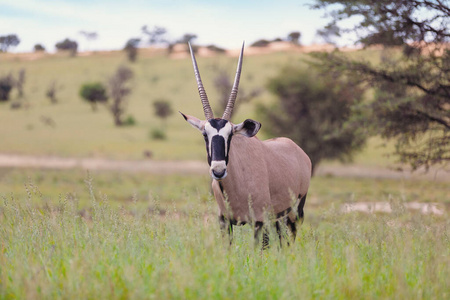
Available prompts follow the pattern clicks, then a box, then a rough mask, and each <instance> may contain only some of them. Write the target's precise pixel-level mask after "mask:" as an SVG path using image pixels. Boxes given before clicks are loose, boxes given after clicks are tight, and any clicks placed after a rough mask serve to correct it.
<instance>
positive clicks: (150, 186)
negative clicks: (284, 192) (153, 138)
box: [0, 170, 450, 299]
mask: <svg viewBox="0 0 450 300" xmlns="http://www.w3.org/2000/svg"><path fill="white" fill-rule="evenodd" d="M2 172H3V173H2V177H1V180H0V182H1V185H0V196H1V197H2V198H3V200H2V203H1V204H0V228H1V230H0V298H2V299H24V298H28V299H30V298H31V299H48V298H53V299H67V298H84V299H86V298H88V299H94V298H103V299H105V298H106V299H128V298H133V299H136V298H137V299H155V298H156V299H162V298H164V299H165V298H169V299H170V298H175V299H233V298H252V299H288V298H289V299H292V298H297V299H298V298H301V299H313V298H314V299H316V298H333V299H349V298H359V299H361V298H364V299H374V298H377V299H378V298H390V299H392V298H395V299H423V298H428V299H446V298H448V297H449V290H448V278H449V276H450V241H449V229H450V227H449V225H450V223H449V221H448V218H447V215H443V216H433V215H421V214H418V213H415V212H409V211H405V210H401V209H399V210H395V211H394V213H393V214H361V213H349V214H344V213H342V212H341V210H340V206H339V203H341V202H346V201H349V200H351V199H354V197H357V198H359V197H367V198H368V199H373V201H378V200H379V199H377V198H378V197H377V196H378V195H383V193H386V195H387V194H390V193H391V192H392V191H399V190H402V187H404V188H405V189H406V190H408V192H407V193H404V194H395V193H394V194H392V195H391V198H392V199H394V200H393V201H396V202H398V203H401V202H403V201H415V198H414V197H415V196H414V194H417V195H419V196H420V197H422V196H424V195H426V194H427V191H431V190H434V191H435V194H431V195H428V197H429V198H428V200H429V201H440V200H442V199H441V196H442V195H445V193H446V192H448V187H447V186H445V185H443V184H442V185H441V184H439V183H435V182H428V183H427V184H425V183H424V184H423V185H418V184H414V182H412V183H410V182H406V183H405V182H402V181H396V180H385V181H373V180H370V179H360V180H354V179H342V178H331V177H315V178H314V179H313V182H312V186H311V191H310V194H311V197H310V198H309V199H308V201H307V204H306V209H305V214H306V221H305V223H304V224H303V226H302V227H301V230H299V234H298V238H297V240H296V242H295V243H294V244H293V245H291V246H290V247H283V248H281V249H280V248H279V247H278V246H277V243H273V244H272V247H271V248H270V249H269V250H266V251H263V252H261V251H260V249H259V247H255V246H254V244H253V239H252V230H251V226H242V227H239V228H236V230H235V235H234V237H235V238H234V242H233V244H232V245H231V246H228V244H227V242H226V240H225V239H222V237H221V235H220V233H219V228H218V224H217V219H216V204H215V203H214V200H213V198H212V197H211V195H210V194H209V189H208V181H209V179H208V178H207V177H205V176H189V177H185V178H182V177H181V176H176V175H170V176H169V175H168V176H152V175H145V174H126V175H121V174H119V173H102V172H99V173H93V174H90V175H87V174H85V173H83V172H70V171H30V170H24V171H20V170H2ZM19 183H21V184H19ZM348 190H352V191H354V193H355V195H356V196H352V195H350V194H348V192H346V191H348ZM6 191H8V192H6ZM58 193H61V194H60V195H59V194H58ZM372 193H373V194H372ZM447 195H448V193H447ZM352 197H353V198H352ZM330 202H332V203H334V205H330ZM271 237H272V238H274V233H273V232H272V233H271Z"/></svg>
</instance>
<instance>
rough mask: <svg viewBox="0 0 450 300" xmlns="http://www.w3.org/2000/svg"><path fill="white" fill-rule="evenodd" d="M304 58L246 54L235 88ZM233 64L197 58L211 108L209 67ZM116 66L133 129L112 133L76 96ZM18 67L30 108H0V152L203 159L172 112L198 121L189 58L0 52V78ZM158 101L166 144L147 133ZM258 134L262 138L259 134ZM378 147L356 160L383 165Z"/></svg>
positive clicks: (106, 120)
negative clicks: (124, 78)
mask: <svg viewBox="0 0 450 300" xmlns="http://www.w3.org/2000/svg"><path fill="white" fill-rule="evenodd" d="M306 58H307V56H306V55H305V54H299V53H289V52H286V53H272V54H266V55H255V56H246V57H245V59H244V66H243V74H242V77H241V84H240V88H241V89H242V90H247V91H249V90H251V89H252V88H255V87H260V88H263V87H264V86H265V84H266V82H267V80H268V79H269V78H271V77H273V76H275V75H276V74H278V72H279V69H280V68H281V67H282V66H284V65H286V64H290V65H292V64H298V65H302V64H304V62H303V60H304V59H306ZM236 63H237V58H236V57H227V56H223V55H218V56H215V57H198V64H199V67H200V70H201V74H202V79H203V82H204V85H205V88H206V90H207V92H208V96H209V99H210V101H211V105H212V106H213V107H217V105H216V104H217V102H216V99H217V93H216V91H215V89H214V87H213V86H214V85H213V80H214V76H215V74H216V71H215V70H216V69H217V68H224V69H226V70H227V71H228V72H229V74H230V78H231V79H232V78H233V76H234V72H235V68H236ZM120 65H126V66H128V67H130V68H131V69H132V70H133V72H134V74H135V76H134V79H133V80H132V83H131V87H132V89H133V92H132V93H131V95H130V97H129V98H128V106H127V115H131V116H132V117H133V118H134V120H135V121H136V124H135V125H134V126H124V127H123V128H116V127H114V125H113V120H112V117H111V116H110V115H109V113H108V111H107V110H106V108H104V107H99V110H98V112H93V111H92V109H91V107H90V105H88V104H87V103H86V102H85V101H83V100H82V99H81V98H80V97H79V94H78V92H79V89H80V87H81V85H82V84H83V83H86V82H92V81H96V82H97V81H100V82H107V80H108V77H110V76H111V75H112V74H113V72H114V71H115V69H116V68H117V67H118V66H120ZM22 68H24V69H25V70H26V82H25V86H24V88H25V91H24V94H25V101H26V102H27V103H28V104H29V106H28V108H25V109H17V110H12V109H11V108H10V104H9V103H0V119H1V120H2V126H0V136H1V137H2V143H0V152H2V153H19V154H29V155H58V156H65V157H86V156H97V157H107V158H116V159H142V158H143V155H144V152H145V151H151V152H152V154H153V156H152V157H153V159H156V160H174V159H176V160H184V159H195V160H204V159H205V157H204V156H205V155H204V145H203V139H202V138H201V136H200V135H199V133H198V132H197V131H196V130H194V129H192V128H191V126H189V125H188V124H186V122H185V121H184V119H183V118H182V117H181V116H180V115H179V114H178V113H177V111H182V112H183V113H186V114H190V115H194V116H197V117H200V118H201V117H203V112H202V106H201V103H200V101H199V97H198V93H197V87H196V83H195V78H194V74H193V70H192V63H191V61H190V58H188V57H186V58H184V59H169V58H168V57H167V56H165V55H162V54H161V55H147V54H146V53H145V52H144V53H142V55H141V56H140V57H139V59H138V61H137V62H136V63H129V62H127V60H126V57H125V54H124V53H123V52H120V51H119V52H111V53H106V54H105V53H96V54H94V55H92V56H83V57H73V58H70V57H64V56H61V55H53V56H44V57H42V58H40V59H36V60H30V59H29V57H28V56H21V55H9V54H3V55H0V75H2V74H6V73H8V72H13V74H17V72H18V71H19V70H20V69H22ZM54 80H56V81H57V86H58V87H59V89H58V91H57V98H58V101H59V103H58V104H51V103H50V101H49V99H47V98H46V96H45V93H46V90H47V88H48V86H49V85H50V84H51V83H52V82H53V81H54ZM16 98H17V95H16V94H15V93H13V94H12V99H13V100H16ZM159 98H164V99H168V101H170V102H171V105H172V107H173V110H174V111H175V112H176V113H174V114H173V115H171V116H170V117H169V118H168V119H167V127H166V128H165V132H166V136H167V138H166V139H165V140H154V139H151V138H150V137H149V131H150V130H151V129H152V128H155V127H159V126H160V120H158V118H156V117H155V115H154V112H153V106H152V103H153V101H154V100H156V99H159ZM271 100H273V96H272V95H270V94H269V93H268V92H267V91H265V92H263V93H262V94H261V95H260V96H259V97H257V98H256V99H254V101H253V102H251V103H244V104H243V105H242V106H241V107H240V109H239V110H238V112H237V115H236V116H234V118H233V120H234V121H235V122H241V121H243V120H244V119H247V118H257V116H255V113H254V109H253V108H254V105H255V104H256V103H267V102H269V101H271ZM238 101H239V100H238ZM237 105H239V102H238V103H237ZM45 119H47V120H48V119H50V120H52V121H53V124H54V126H50V125H49V123H48V122H47V123H46V122H45ZM50 124H51V123H50ZM258 136H259V137H260V138H262V139H264V134H263V132H261V133H259V135H258ZM380 144H381V141H379V140H376V139H375V140H373V141H372V142H371V143H370V145H369V148H370V149H371V151H365V152H364V153H365V154H363V158H362V159H360V160H358V163H359V162H361V161H362V162H363V163H366V162H367V164H372V165H373V164H379V163H382V164H384V165H387V164H388V163H386V162H385V160H377V159H376V158H375V159H372V158H371V157H368V156H370V154H367V155H366V153H372V152H373V151H372V150H373V149H374V148H375V149H376V150H377V151H376V153H377V154H376V157H377V158H378V157H380V155H379V153H381V154H383V153H386V152H387V150H391V149H392V147H391V148H388V149H383V148H380V147H378V146H379V145H380ZM366 158H368V159H367V160H366Z"/></svg>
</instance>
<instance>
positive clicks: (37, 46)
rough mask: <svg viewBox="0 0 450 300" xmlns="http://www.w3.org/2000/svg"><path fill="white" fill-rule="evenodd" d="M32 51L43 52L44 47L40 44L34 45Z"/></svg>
mask: <svg viewBox="0 0 450 300" xmlns="http://www.w3.org/2000/svg"><path fill="white" fill-rule="evenodd" d="M34 52H45V47H44V46H42V45H41V44H36V45H34Z"/></svg>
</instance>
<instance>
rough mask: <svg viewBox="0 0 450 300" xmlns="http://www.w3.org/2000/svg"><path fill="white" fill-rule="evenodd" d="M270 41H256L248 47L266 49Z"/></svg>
mask: <svg viewBox="0 0 450 300" xmlns="http://www.w3.org/2000/svg"><path fill="white" fill-rule="evenodd" d="M269 44H270V41H268V40H257V41H256V42H254V43H253V44H251V45H250V47H267V46H269Z"/></svg>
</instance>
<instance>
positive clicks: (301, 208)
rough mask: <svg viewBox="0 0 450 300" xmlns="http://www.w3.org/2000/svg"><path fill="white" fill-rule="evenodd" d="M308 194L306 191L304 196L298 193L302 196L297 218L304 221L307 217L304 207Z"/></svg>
mask: <svg viewBox="0 0 450 300" xmlns="http://www.w3.org/2000/svg"><path fill="white" fill-rule="evenodd" d="M306 195H308V193H306V194H305V195H304V196H303V197H302V195H298V197H299V198H300V203H299V204H298V210H297V220H302V222H303V218H304V217H305V213H304V212H303V207H304V206H305V202H306Z"/></svg>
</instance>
